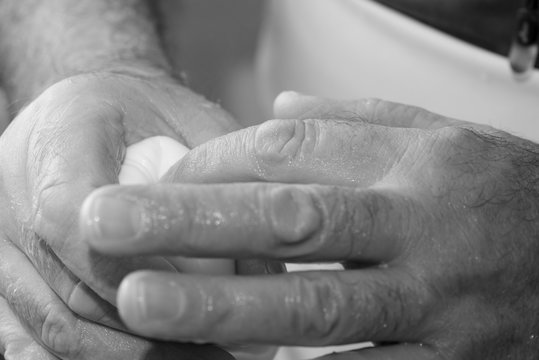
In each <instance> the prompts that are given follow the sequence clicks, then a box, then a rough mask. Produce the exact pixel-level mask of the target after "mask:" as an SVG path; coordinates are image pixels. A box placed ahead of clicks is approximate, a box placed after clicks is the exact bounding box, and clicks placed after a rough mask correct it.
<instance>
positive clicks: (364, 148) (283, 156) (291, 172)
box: [166, 119, 428, 187]
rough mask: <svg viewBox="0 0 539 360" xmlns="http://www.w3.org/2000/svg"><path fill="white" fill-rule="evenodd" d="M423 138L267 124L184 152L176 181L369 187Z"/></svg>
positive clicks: (374, 129) (368, 129)
mask: <svg viewBox="0 0 539 360" xmlns="http://www.w3.org/2000/svg"><path fill="white" fill-rule="evenodd" d="M426 136H428V134H425V133H424V132H422V131H418V130H417V129H406V130H397V129H391V128H387V127H381V126H373V125H370V124H365V123H360V122H350V121H322V120H309V119H307V120H272V121H268V122H265V123H263V124H262V125H259V126H256V127H251V128H248V129H245V130H241V131H239V132H234V133H231V134H229V135H226V136H223V137H220V138H217V139H215V140H213V141H210V142H208V143H205V144H203V145H201V146H200V147H198V148H195V149H193V150H192V151H191V152H189V153H187V154H186V156H185V157H184V158H183V159H182V161H181V162H179V163H177V164H176V165H175V166H174V167H173V168H172V169H171V170H170V171H169V172H168V173H167V175H166V176H167V177H169V178H172V179H174V180H175V181H176V182H178V181H181V182H190V183H220V182H241V181H261V180H262V181H270V182H290V183H319V184H328V185H344V186H363V187H365V186H370V185H372V184H374V183H376V182H378V181H380V180H381V179H382V178H383V177H384V176H385V175H386V174H388V173H389V172H390V171H391V170H392V169H393V167H394V166H395V165H396V164H398V163H399V161H400V160H401V158H402V157H403V156H404V155H405V154H406V153H407V152H409V151H413V150H414V149H415V147H417V146H419V144H421V143H422V141H421V140H422V139H423V138H425V137H426Z"/></svg>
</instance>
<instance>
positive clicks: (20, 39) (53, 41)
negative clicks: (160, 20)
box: [0, 0, 168, 112]
mask: <svg viewBox="0 0 539 360" xmlns="http://www.w3.org/2000/svg"><path fill="white" fill-rule="evenodd" d="M154 20H155V19H153V16H152V14H151V11H150V10H149V6H148V4H147V2H146V1H145V0H47V1H42V0H0V75H1V77H2V80H3V82H4V84H5V87H6V90H7V95H8V98H9V101H10V104H12V107H13V108H12V109H11V110H12V111H14V112H16V111H18V109H19V108H20V107H21V106H23V105H24V104H25V103H27V102H28V101H30V100H32V99H33V98H34V97H35V96H36V95H37V94H39V93H40V92H41V91H42V90H43V89H45V88H46V87H47V86H49V85H51V84H53V83H54V82H56V81H58V80H61V79H63V78H65V77H68V76H71V75H75V74H79V73H84V72H91V71H98V70H106V69H114V68H118V67H122V66H124V65H130V64H136V65H138V64H142V65H144V66H148V67H152V68H157V69H163V70H167V69H168V62H167V60H166V58H165V55H164V53H163V51H162V49H161V45H160V41H159V39H158V35H157V32H156V28H155V21H154Z"/></svg>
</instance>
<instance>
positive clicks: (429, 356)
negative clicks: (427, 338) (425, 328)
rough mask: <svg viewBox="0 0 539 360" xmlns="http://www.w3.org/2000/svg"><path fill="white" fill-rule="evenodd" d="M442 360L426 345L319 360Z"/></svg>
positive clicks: (381, 348)
mask: <svg viewBox="0 0 539 360" xmlns="http://www.w3.org/2000/svg"><path fill="white" fill-rule="evenodd" d="M381 359H383V360H442V359H444V358H443V357H442V356H441V355H440V354H438V353H437V352H436V351H435V350H434V349H433V348H432V347H430V346H428V345H424V344H399V345H390V346H379V347H372V348H366V349H361V350H355V351H349V352H343V353H333V354H329V355H325V356H322V357H319V358H317V360H381Z"/></svg>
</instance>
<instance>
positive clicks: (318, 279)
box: [118, 268, 432, 346]
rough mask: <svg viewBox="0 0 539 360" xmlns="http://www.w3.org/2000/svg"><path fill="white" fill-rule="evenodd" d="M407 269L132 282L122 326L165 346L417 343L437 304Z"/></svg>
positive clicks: (122, 304)
mask: <svg viewBox="0 0 539 360" xmlns="http://www.w3.org/2000/svg"><path fill="white" fill-rule="evenodd" d="M424 292H425V291H424V290H423V289H422V288H421V287H420V284H419V282H418V281H416V280H415V279H413V277H412V276H410V275H409V274H407V272H406V271H405V270H403V269H401V268H399V269H397V268H395V269H393V268H388V269H384V270H378V269H376V270H373V269H371V270H363V271H328V272H304V273H295V274H286V275H278V276H265V277H238V276H236V277H204V276H188V275H182V274H168V273H158V272H157V273H156V272H137V273H135V274H132V275H129V276H128V277H127V278H126V279H125V280H124V281H123V282H122V285H121V287H120V290H119V292H118V304H119V310H120V314H121V316H122V318H123V319H124V321H125V322H126V324H127V325H128V326H129V327H130V328H131V329H133V330H134V331H136V332H138V333H140V334H143V335H145V336H150V337H157V338H161V339H176V340H182V341H184V340H189V341H209V342H218V343H231V342H232V343H236V342H237V343H271V344H281V345H301V346H304V345H306V346H325V345H342V344H349V343H355V342H362V341H395V340H402V341H417V340H418V339H417V338H418V337H419V330H420V329H421V327H422V322H423V319H424V317H425V316H426V315H427V312H428V308H429V306H431V305H432V304H430V303H429V302H430V300H429V297H428V295H427V294H425V293H424Z"/></svg>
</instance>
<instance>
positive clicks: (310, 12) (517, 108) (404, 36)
mask: <svg viewBox="0 0 539 360" xmlns="http://www.w3.org/2000/svg"><path fill="white" fill-rule="evenodd" d="M425 1H428V0H425ZM269 8H270V9H269V10H270V11H269V12H268V14H269V16H268V18H267V21H266V23H265V28H264V33H263V35H262V39H261V44H260V49H259V57H258V60H259V61H258V74H259V85H260V89H261V93H262V97H263V100H262V101H263V103H266V104H271V101H272V100H273V98H274V97H275V96H276V95H277V94H279V93H280V92H281V91H283V90H296V91H299V92H304V93H307V94H313V95H320V96H326V97H332V98H364V97H378V98H383V99H387V100H393V101H398V102H403V103H408V104H413V105H418V106H422V107H425V108H427V109H429V110H431V111H434V112H438V113H440V114H443V115H447V116H451V117H455V118H459V119H462V120H468V121H473V122H478V123H485V124H490V125H493V126H495V127H497V128H501V129H504V130H508V131H511V132H513V133H515V134H517V135H519V136H522V137H526V138H530V139H533V140H535V141H537V140H539V127H538V124H539V120H538V119H537V118H538V114H539V75H538V74H537V73H538V72H537V70H536V71H535V74H534V76H533V77H532V78H531V79H530V80H529V81H527V82H517V81H515V80H514V79H513V76H512V73H511V71H510V69H509V63H508V60H507V58H505V57H502V56H499V55H496V54H494V53H490V52H488V51H485V50H482V49H480V48H478V47H475V46H472V45H469V44H467V43H465V42H463V41H460V40H457V39H455V38H453V37H451V36H448V35H446V34H444V33H441V32H439V31H436V30H434V29H432V28H430V27H428V26H425V25H423V24H421V23H419V22H417V21H414V20H412V19H410V18H408V17H406V16H403V15H401V14H399V13H397V12H394V11H392V10H389V9H387V8H386V7H384V6H381V5H379V4H377V3H374V2H372V1H369V0H271V1H270V6H269Z"/></svg>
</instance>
